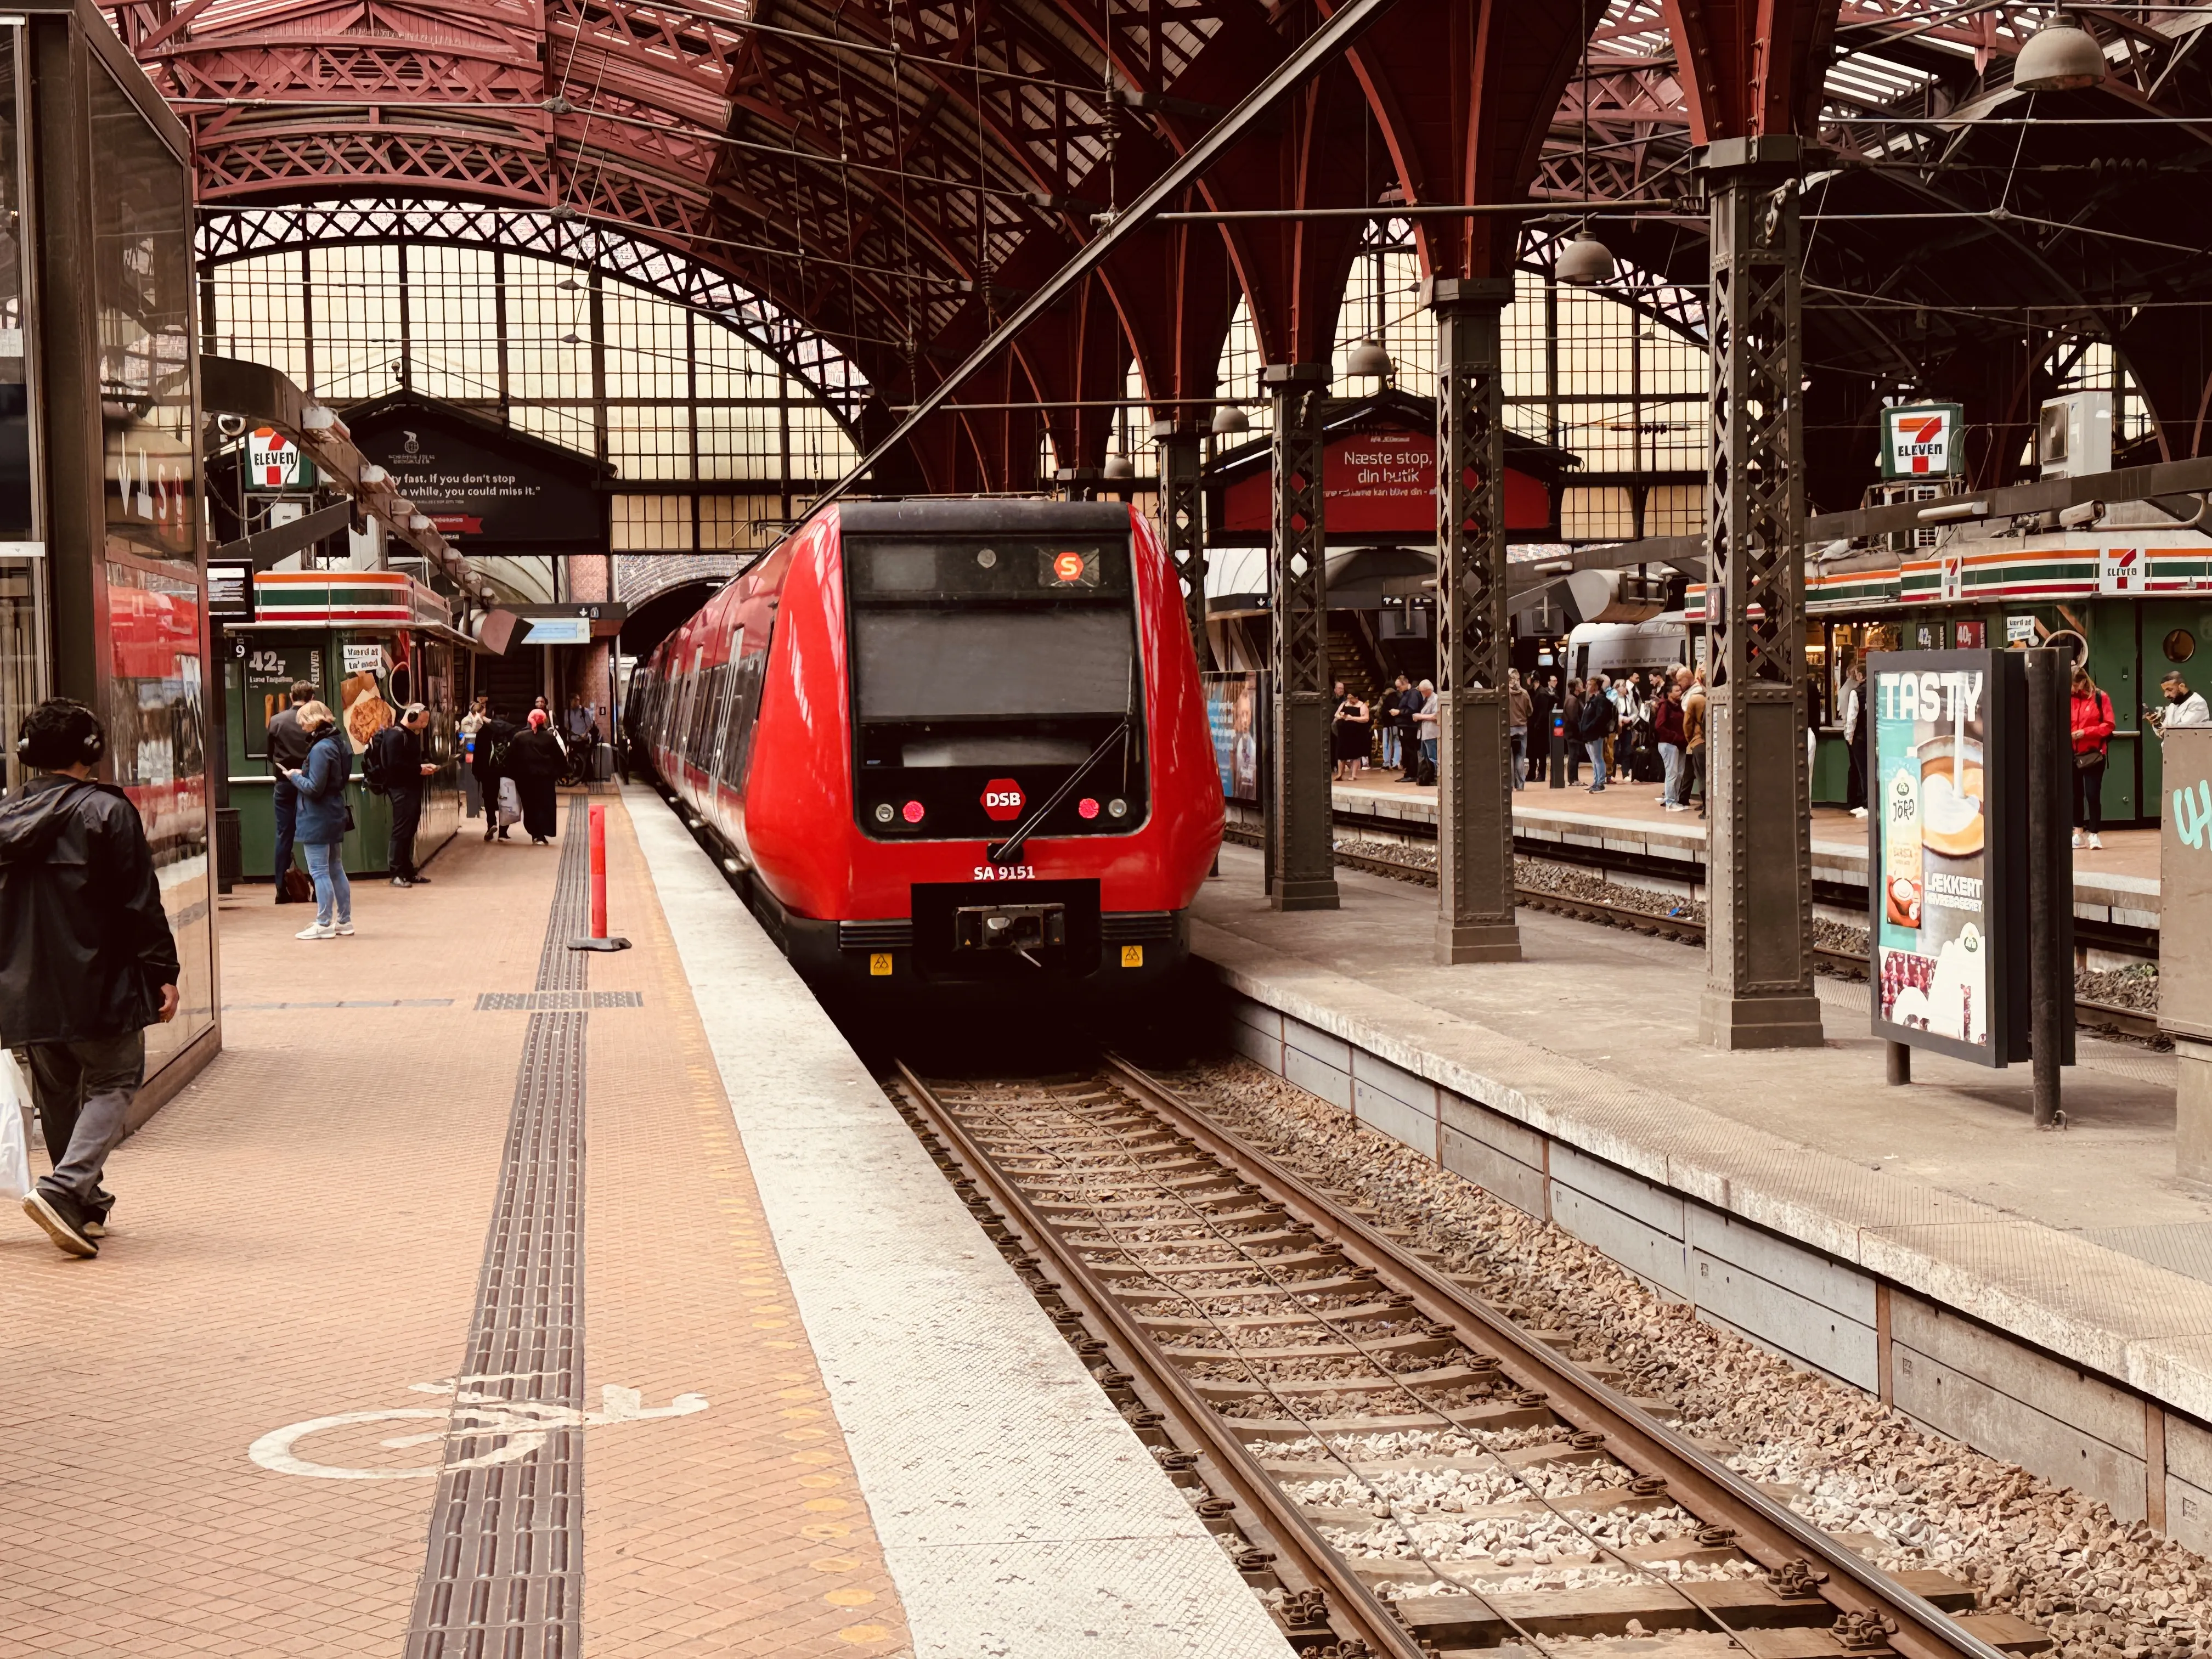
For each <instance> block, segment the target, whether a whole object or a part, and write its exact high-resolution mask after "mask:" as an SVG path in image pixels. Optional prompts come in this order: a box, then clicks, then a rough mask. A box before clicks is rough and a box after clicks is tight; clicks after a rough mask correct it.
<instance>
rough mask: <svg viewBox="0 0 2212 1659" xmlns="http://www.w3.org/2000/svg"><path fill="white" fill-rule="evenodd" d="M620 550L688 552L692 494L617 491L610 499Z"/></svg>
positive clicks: (613, 532) (614, 534) (614, 536)
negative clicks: (624, 493)
mask: <svg viewBox="0 0 2212 1659" xmlns="http://www.w3.org/2000/svg"><path fill="white" fill-rule="evenodd" d="M610 506H611V507H612V508H613V512H612V513H611V518H610V529H611V536H612V540H613V544H614V550H615V551H616V552H617V553H629V552H637V553H661V552H667V553H685V552H689V551H690V549H691V497H690V496H689V495H617V496H616V497H615V498H614V500H613V501H611V503H610Z"/></svg>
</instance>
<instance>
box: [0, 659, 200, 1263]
mask: <svg viewBox="0 0 2212 1659" xmlns="http://www.w3.org/2000/svg"><path fill="white" fill-rule="evenodd" d="M106 752H107V734H106V732H105V731H103V730H102V729H101V727H100V718H99V716H98V715H96V714H94V713H93V712H92V710H91V709H89V708H86V707H85V706H84V705H83V704H82V703H81V702H70V700H69V699H68V698H66V697H56V698H54V699H52V701H50V702H42V703H40V705H39V706H38V707H37V708H33V710H32V711H31V712H30V713H29V714H27V715H26V716H25V717H24V720H23V726H22V732H21V737H20V738H18V739H17V741H16V744H15V754H16V757H17V758H18V759H19V760H21V762H22V763H23V764H24V765H25V766H26V767H27V768H32V769H36V771H37V772H38V773H39V775H38V776H36V777H34V778H33V779H31V780H30V781H28V782H27V783H26V784H25V785H24V786H23V787H22V788H21V791H19V792H18V793H16V795H15V798H14V799H12V800H9V801H6V802H4V803H0V1033H5V1036H6V1041H7V1042H9V1044H10V1045H11V1046H14V1047H20V1048H23V1049H25V1050H26V1051H27V1054H29V1056H30V1061H31V1082H32V1085H33V1089H34V1090H35V1091H36V1093H37V1095H38V1102H39V1121H40V1125H41V1126H42V1127H43V1129H44V1131H45V1135H46V1150H47V1152H48V1154H49V1155H50V1156H51V1157H52V1159H53V1165H54V1167H53V1171H52V1174H50V1175H47V1176H43V1177H41V1179H40V1182H39V1184H38V1187H37V1188H36V1189H35V1190H34V1191H33V1193H32V1194H31V1195H30V1196H29V1197H28V1198H26V1199H25V1200H23V1209H24V1212H25V1213H26V1214H27V1215H28V1216H29V1217H30V1218H31V1219H32V1220H33V1221H35V1222H37V1223H38V1224H39V1225H40V1226H41V1227H43V1228H45V1229H46V1234H47V1236H48V1237H51V1238H52V1240H53V1241H54V1243H56V1244H57V1245H58V1246H59V1247H60V1248H61V1249H64V1250H65V1251H66V1252H68V1253H69V1254H70V1255H80V1256H92V1255H99V1254H100V1246H99V1244H98V1243H95V1242H94V1241H95V1240H97V1239H98V1238H100V1237H102V1236H103V1235H104V1234H105V1233H106V1225H107V1212H108V1211H109V1209H110V1208H112V1206H113V1205H114V1203H115V1200H114V1198H113V1197H112V1195H111V1194H108V1193H106V1192H105V1191H103V1190H102V1189H101V1188H100V1174H101V1172H102V1170H105V1168H106V1164H107V1155H108V1154H109V1153H110V1152H113V1151H114V1150H115V1148H116V1146H118V1144H119V1143H120V1142H121V1141H122V1139H123V1137H124V1135H125V1133H127V1132H128V1130H129V1124H128V1121H127V1120H126V1117H125V1114H126V1113H127V1112H128V1111H129V1110H130V1107H131V1097H132V1096H133V1095H134V1094H136V1093H137V1090H138V1085H140V1084H141V1083H143V1082H144V1081H145V1079H146V1027H147V1026H149V1025H153V1024H161V1023H163V1022H166V1021H168V1020H171V1019H173V1018H176V1012H177V1003H178V995H177V980H178V977H179V964H178V960H177V941H176V939H175V938H174V936H173V935H172V934H171V933H170V932H169V919H168V916H167V914H166V913H165V912H164V911H163V910H162V908H161V883H160V882H159V881H158V880H157V879H156V878H155V874H154V852H153V849H152V848H150V847H149V846H148V845H147V843H146V830H145V827H144V825H143V824H142V823H140V822H139V820H138V809H137V807H135V806H133V805H131V799H130V797H128V796H127V795H125V793H123V792H122V791H121V790H120V789H118V788H116V787H114V786H113V785H112V784H106V783H100V782H98V781H94V778H93V769H94V768H95V767H97V766H98V765H99V764H100V757H102V756H104V755H105V754H106Z"/></svg>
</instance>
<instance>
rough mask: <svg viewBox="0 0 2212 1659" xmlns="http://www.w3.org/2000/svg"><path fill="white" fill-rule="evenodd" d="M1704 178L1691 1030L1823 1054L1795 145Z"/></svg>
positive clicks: (1723, 149) (1789, 140)
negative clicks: (1700, 748)
mask: <svg viewBox="0 0 2212 1659" xmlns="http://www.w3.org/2000/svg"><path fill="white" fill-rule="evenodd" d="M1700 172H1701V174H1702V176H1703V178H1704V179H1705V186H1706V190H1707V192H1708V194H1709V196H1710V197H1711V203H1712V289H1711V297H1710V299H1709V301H1707V307H1706V316H1707V318H1708V319H1709V321H1710V325H1711V335H1712V354H1713V373H1712V434H1713V436H1712V463H1711V475H1710V479H1709V483H1708V489H1707V495H1706V537H1707V544H1708V553H1707V564H1706V586H1705V614H1706V623H1705V630H1706V637H1707V651H1706V664H1707V671H1708V673H1709V674H1710V676H1711V698H1710V701H1709V702H1708V704H1707V709H1708V714H1707V722H1708V724H1707V736H1706V739H1705V756H1706V763H1707V766H1708V767H1709V768H1710V771H1709V773H1708V781H1707V785H1706V787H1707V793H1708V794H1709V796H1710V798H1711V813H1712V816H1711V840H1710V842H1709V843H1708V847H1707V855H1706V856H1707V866H1706V867H1707V878H1708V880H1709V882H1710V897H1709V900H1708V902H1709V904H1710V907H1711V908H1710V912H1709V915H1710V920H1709V921H1708V922H1707V924H1706V930H1705V1000H1704V1002H1703V1005H1702V1006H1701V1007H1700V1008H1699V1016H1698V1030H1699V1037H1700V1039H1701V1040H1702V1041H1704V1042H1709V1043H1711V1044H1713V1045H1714V1046H1715V1047H1717V1048H1814V1047H1817V1046H1819V1044H1820V1041H1821V1031H1820V1000H1819V999H1818V998H1817V997H1816V996H1815V995H1814V991H1813V961H1814V957H1813V848H1812V829H1811V823H1810V813H1811V789H1812V777H1811V768H1810V766H1809V765H1808V762H1807V760H1806V756H1805V712H1804V702H1803V698H1804V687H1803V685H1802V683H1801V682H1802V678H1803V674H1804V654H1805V634H1804V630H1805V622H1804V600H1805V567H1804V559H1803V554H1802V550H1801V547H1800V540H1801V537H1800V530H1801V526H1802V524H1803V521H1804V481H1803V477H1802V467H1803V461H1804V449H1803V422H1804V411H1803V405H1802V396H1801V393H1800V392H1799V382H1800V380H1801V378H1802V323H1803V316H1802V309H1801V307H1800V303H1799V289H1798V246H1797V229H1798V215H1797V177H1798V172H1799V145H1798V141H1797V140H1796V138H1795V137H1789V136H1777V137H1759V138H1731V139H1725V140H1723V141H1720V142H1718V143H1713V144H1711V145H1708V146H1707V147H1706V149H1705V156H1704V160H1703V161H1702V162H1701V164H1700ZM1753 611H1757V612H1758V614H1757V615H1756V616H1754V615H1753Z"/></svg>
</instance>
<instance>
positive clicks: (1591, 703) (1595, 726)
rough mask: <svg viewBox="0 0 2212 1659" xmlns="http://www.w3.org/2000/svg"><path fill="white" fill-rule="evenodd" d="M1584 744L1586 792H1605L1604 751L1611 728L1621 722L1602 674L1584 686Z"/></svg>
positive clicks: (1610, 735) (1598, 793)
mask: <svg viewBox="0 0 2212 1659" xmlns="http://www.w3.org/2000/svg"><path fill="white" fill-rule="evenodd" d="M1582 716H1583V729H1582V739H1583V748H1584V749H1586V750H1589V759H1590V783H1589V793H1591V794H1593V795H1601V794H1603V793H1605V751H1606V745H1607V742H1608V741H1609V740H1610V739H1611V738H1612V737H1613V731H1614V729H1615V728H1616V727H1617V726H1619V725H1620V708H1618V707H1617V706H1616V705H1615V704H1614V702H1613V698H1612V697H1611V696H1608V695H1607V690H1606V679H1605V676H1604V675H1602V674H1593V675H1592V676H1590V680H1589V684H1588V685H1586V686H1584V687H1583V708H1582Z"/></svg>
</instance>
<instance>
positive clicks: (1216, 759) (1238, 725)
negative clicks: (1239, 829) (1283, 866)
mask: <svg viewBox="0 0 2212 1659" xmlns="http://www.w3.org/2000/svg"><path fill="white" fill-rule="evenodd" d="M1266 717H1267V708H1266V705H1265V702H1263V700H1262V698H1261V682H1260V676H1259V675H1258V674H1256V673H1251V672H1245V673H1236V674H1208V675H1206V728H1207V730H1208V731H1209V732H1211V733H1212V738H1213V763H1214V767H1215V769H1216V770H1218V772H1219V773H1220V775H1221V796H1222V799H1224V800H1235V801H1243V802H1244V803H1245V804H1247V805H1252V806H1257V805H1259V804H1260V778H1261V767H1260V738H1261V724H1262V722H1263V721H1264V720H1265V719H1266Z"/></svg>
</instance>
